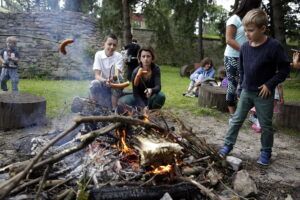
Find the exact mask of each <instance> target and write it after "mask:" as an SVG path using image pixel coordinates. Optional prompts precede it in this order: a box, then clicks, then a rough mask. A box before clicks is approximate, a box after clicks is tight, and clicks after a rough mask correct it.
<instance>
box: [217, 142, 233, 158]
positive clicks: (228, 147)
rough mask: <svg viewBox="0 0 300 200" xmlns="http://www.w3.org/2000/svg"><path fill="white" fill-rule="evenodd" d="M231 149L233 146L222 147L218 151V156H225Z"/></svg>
mask: <svg viewBox="0 0 300 200" xmlns="http://www.w3.org/2000/svg"><path fill="white" fill-rule="evenodd" d="M232 149H233V145H226V144H225V145H224V146H223V147H222V148H221V149H220V150H219V154H220V155H221V156H227V155H228V154H229V153H230V151H231V150H232Z"/></svg>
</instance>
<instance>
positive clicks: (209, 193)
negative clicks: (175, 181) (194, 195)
mask: <svg viewBox="0 0 300 200" xmlns="http://www.w3.org/2000/svg"><path fill="white" fill-rule="evenodd" d="M179 179H181V180H182V181H185V182H189V183H192V184H193V185H195V186H196V187H197V188H199V189H200V192H201V193H202V194H203V195H205V196H208V197H209V198H210V199H212V200H221V198H220V197H219V196H217V195H216V194H214V193H213V192H212V191H211V190H210V189H208V188H206V187H205V186H204V185H202V184H200V183H198V182H196V181H195V180H193V179H190V178H188V177H180V178H179Z"/></svg>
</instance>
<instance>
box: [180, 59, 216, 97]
mask: <svg viewBox="0 0 300 200" xmlns="http://www.w3.org/2000/svg"><path fill="white" fill-rule="evenodd" d="M200 64H201V65H200V66H201V67H199V68H198V69H197V70H196V71H195V72H194V73H192V74H191V76H190V79H191V82H190V84H189V87H188V89H187V91H186V92H185V93H183V94H182V95H183V96H189V97H195V96H196V94H195V93H196V89H197V87H199V86H200V85H201V83H202V82H203V81H204V80H205V79H207V78H213V77H214V75H215V70H214V68H213V62H212V60H211V59H209V58H204V59H203V60H201V62H200Z"/></svg>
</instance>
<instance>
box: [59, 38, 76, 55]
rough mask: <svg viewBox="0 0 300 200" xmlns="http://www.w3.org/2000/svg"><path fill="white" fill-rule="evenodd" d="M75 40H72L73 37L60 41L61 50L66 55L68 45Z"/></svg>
mask: <svg viewBox="0 0 300 200" xmlns="http://www.w3.org/2000/svg"><path fill="white" fill-rule="evenodd" d="M73 42H74V40H72V39H67V40H64V41H62V43H60V46H59V50H60V52H61V53H62V54H64V55H66V54H67V51H66V46H67V45H68V44H70V43H73Z"/></svg>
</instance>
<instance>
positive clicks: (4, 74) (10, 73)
mask: <svg viewBox="0 0 300 200" xmlns="http://www.w3.org/2000/svg"><path fill="white" fill-rule="evenodd" d="M9 79H10V80H11V87H12V91H19V89H18V83H19V76H18V69H17V68H7V67H5V68H2V71H1V75H0V82H1V89H2V90H3V91H7V90H8V88H7V84H6V83H7V81H8V80H9Z"/></svg>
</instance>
